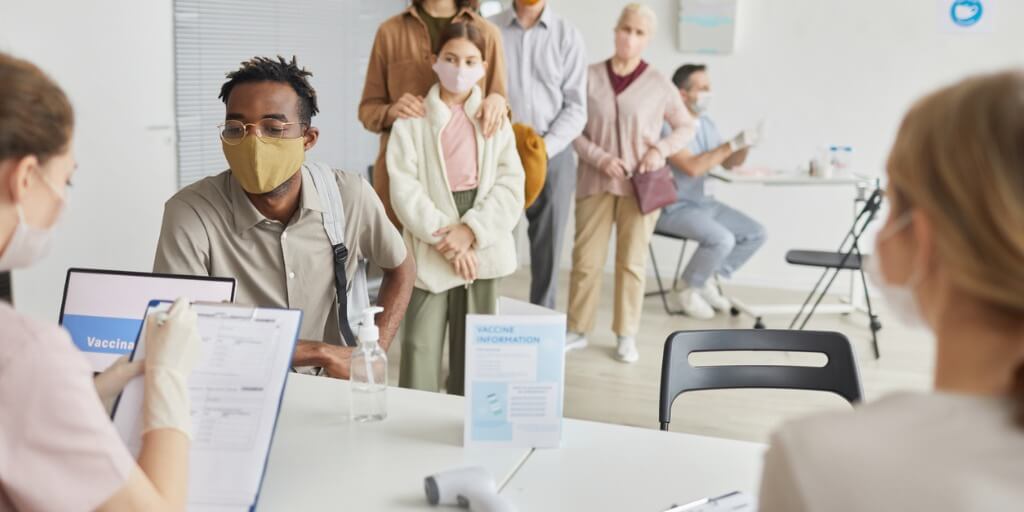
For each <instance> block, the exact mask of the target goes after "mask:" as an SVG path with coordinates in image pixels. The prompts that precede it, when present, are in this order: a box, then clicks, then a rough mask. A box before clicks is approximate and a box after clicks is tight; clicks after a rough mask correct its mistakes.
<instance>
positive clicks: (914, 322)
mask: <svg viewBox="0 0 1024 512" xmlns="http://www.w3.org/2000/svg"><path fill="white" fill-rule="evenodd" d="M910 221H911V216H910V212H909V211H908V212H907V213H904V214H903V215H901V216H900V218H898V219H896V221H895V222H893V225H892V226H891V227H890V228H889V229H886V230H883V231H881V232H880V233H878V236H877V237H875V249H874V252H873V253H872V254H871V256H870V257H868V259H867V262H866V263H865V266H864V271H865V272H867V274H868V278H869V279H871V283H872V284H873V285H874V286H875V287H876V288H877V289H878V291H879V292H881V294H882V299H883V300H885V302H886V304H888V305H889V309H890V310H892V312H893V314H894V315H895V316H896V318H897V319H898V320H899V321H900V322H901V323H903V324H904V325H906V326H907V327H921V326H924V325H926V324H925V321H924V317H922V316H921V309H920V308H919V307H918V305H917V300H916V299H915V298H914V288H916V287H917V285H918V284H920V283H921V278H922V276H921V272H920V269H919V268H917V267H915V268H914V270H913V271H912V273H911V274H910V277H909V278H908V279H907V281H906V282H905V283H900V284H895V283H890V282H888V281H886V279H885V275H884V274H883V273H882V265H881V256H880V255H881V252H880V251H879V250H878V246H879V243H880V242H882V241H885V240H886V239H888V238H891V237H892V236H893V235H895V234H896V233H899V232H900V231H902V230H904V229H906V228H907V226H909V225H910Z"/></svg>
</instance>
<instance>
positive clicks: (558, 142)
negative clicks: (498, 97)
mask: <svg viewBox="0 0 1024 512" xmlns="http://www.w3.org/2000/svg"><path fill="white" fill-rule="evenodd" d="M490 21H491V22H492V23H494V24H495V25H497V26H498V28H499V29H501V39H502V45H503V46H504V47H505V66H506V68H507V69H508V98H509V103H510V105H511V107H512V121H513V122H516V123H525V124H528V125H530V126H531V127H533V129H534V130H536V131H537V133H539V134H541V136H543V137H544V144H545V146H546V147H547V153H548V158H550V157H553V156H555V155H557V154H558V153H561V152H562V151H563V150H565V149H566V148H567V147H569V144H571V143H572V141H573V140H574V139H576V137H578V136H579V135H580V134H581V133H583V127H584V125H586V122H587V62H586V52H585V49H584V46H583V35H582V34H581V33H580V31H579V30H577V29H576V27H573V26H572V25H570V24H569V23H568V22H566V21H565V20H564V19H562V17H560V16H558V15H556V14H555V13H554V11H552V9H551V7H550V6H547V7H545V8H544V11H543V13H541V16H540V19H539V20H538V21H537V24H536V25H534V26H533V27H531V28H530V29H529V30H524V29H523V27H522V25H520V24H519V19H518V18H516V11H515V7H514V6H513V7H511V8H509V9H507V10H505V11H502V12H501V13H499V14H496V15H494V16H492V17H491V18H490Z"/></svg>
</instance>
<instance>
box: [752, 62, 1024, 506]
mask: <svg viewBox="0 0 1024 512" xmlns="http://www.w3.org/2000/svg"><path fill="white" fill-rule="evenodd" d="M888 173H889V189H888V198H889V201H890V205H891V211H892V213H891V214H890V216H889V218H888V219H887V221H886V224H885V226H884V227H883V228H882V231H881V232H880V233H879V235H878V237H877V241H876V249H875V252H874V254H873V255H872V257H871V260H869V261H870V263H869V264H870V265H872V266H873V267H874V269H873V273H874V275H875V280H876V281H877V282H878V284H879V285H880V287H881V289H882V291H883V294H884V296H885V298H887V299H888V301H889V302H890V304H891V309H892V310H893V311H894V312H895V313H896V314H898V315H899V316H900V317H901V319H903V320H904V321H906V322H908V323H911V324H919V325H924V326H926V327H927V328H928V329H929V330H931V331H932V332H933V333H934V336H935V340H936V344H937V347H936V348H937V350H936V361H935V391H934V392H932V393H900V394H895V395H891V396H888V397H885V398H882V399H880V400H878V401H876V402H874V403H871V404H868V405H865V406H862V407H859V408H858V410H857V411H856V412H853V413H845V414H833V415H829V416H822V417H819V418H814V419H809V420H804V421H800V422H796V423H794V424H791V425H788V426H786V427H784V428H783V429H782V430H780V431H779V432H778V433H777V434H776V435H775V436H774V438H773V440H772V445H771V448H770V449H769V450H768V453H767V455H766V460H765V469H764V477H763V481H762V486H761V507H760V510H762V511H763V512H775V511H787V512H792V511H802V510H828V511H832V512H836V511H838V512H842V511H847V510H849V511H853V510H929V511H935V510H948V511H968V510H970V511H974V510H1020V509H1021V507H1022V504H1024V72H1021V71H1014V72H1008V73H1001V74H995V75H987V76H979V77H975V78H970V79H967V80H965V81H963V82H961V83H959V84H957V85H954V86H952V87H948V88H945V89H942V90H940V91H938V92H936V93H934V94H931V95H929V96H927V97H925V98H924V99H923V100H921V101H920V102H918V103H917V104H916V105H914V107H913V108H912V109H911V110H910V112H909V113H908V114H907V116H906V119H905V120H904V121H903V125H902V127H901V129H900V132H899V135H898V136H897V138H896V142H895V144H894V146H893V149H892V153H891V155H890V157H889V163H888Z"/></svg>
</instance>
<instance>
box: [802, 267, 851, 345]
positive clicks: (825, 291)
mask: <svg viewBox="0 0 1024 512" xmlns="http://www.w3.org/2000/svg"><path fill="white" fill-rule="evenodd" d="M840 270H841V269H838V268H837V269H835V273H833V274H832V278H831V279H829V280H828V283H827V284H825V287H824V288H822V289H821V295H818V300H816V301H814V305H813V306H811V310H810V311H808V312H807V316H805V317H804V321H803V323H801V324H800V330H801V331H802V330H803V329H804V327H807V322H810V321H811V317H812V316H814V312H815V311H817V309H818V306H819V305H820V304H821V301H823V300H825V295H828V290H829V288H832V283H834V282H836V278H837V277H839V271H840Z"/></svg>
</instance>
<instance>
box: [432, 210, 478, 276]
mask: <svg viewBox="0 0 1024 512" xmlns="http://www.w3.org/2000/svg"><path fill="white" fill-rule="evenodd" d="M434 236H436V237H440V238H441V241H440V242H438V243H437V244H435V245H434V248H435V249H437V251H438V252H440V253H441V254H442V255H444V257H445V259H446V260H448V261H449V262H450V263H451V264H452V265H453V266H454V267H455V272H457V273H458V274H459V276H461V277H462V278H463V279H465V280H466V282H467V283H472V282H473V281H475V280H476V276H477V268H478V267H479V263H480V262H479V261H478V260H477V257H476V250H474V249H473V244H475V243H476V234H475V233H473V230H472V229H470V227H469V226H467V225H465V224H462V223H459V224H453V225H451V226H448V227H444V228H441V229H439V230H437V231H436V232H434Z"/></svg>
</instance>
